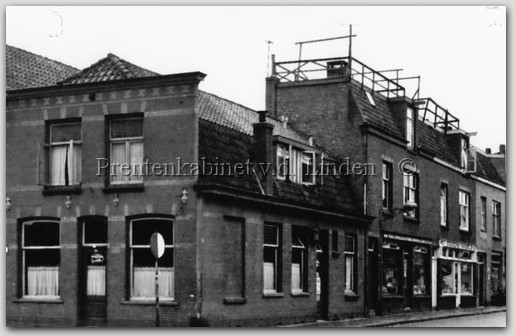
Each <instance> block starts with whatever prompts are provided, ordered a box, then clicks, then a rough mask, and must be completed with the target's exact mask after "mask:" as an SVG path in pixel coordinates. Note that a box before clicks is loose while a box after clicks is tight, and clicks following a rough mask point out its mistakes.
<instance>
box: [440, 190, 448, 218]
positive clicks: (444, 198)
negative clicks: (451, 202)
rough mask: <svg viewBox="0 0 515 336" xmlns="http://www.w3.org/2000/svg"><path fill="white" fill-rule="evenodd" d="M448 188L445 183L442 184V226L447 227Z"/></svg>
mask: <svg viewBox="0 0 515 336" xmlns="http://www.w3.org/2000/svg"><path fill="white" fill-rule="evenodd" d="M448 191H449V190H448V187H447V184H445V183H440V225H441V226H445V227H446V226H447V210H448V203H447V196H448Z"/></svg>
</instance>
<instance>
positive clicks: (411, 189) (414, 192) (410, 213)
mask: <svg viewBox="0 0 515 336" xmlns="http://www.w3.org/2000/svg"><path fill="white" fill-rule="evenodd" d="M403 186H404V187H403V192H404V204H406V203H408V202H415V203H418V202H417V201H418V174H415V173H413V174H411V175H403ZM404 216H407V217H412V218H418V207H417V208H416V209H407V210H405V211H404Z"/></svg>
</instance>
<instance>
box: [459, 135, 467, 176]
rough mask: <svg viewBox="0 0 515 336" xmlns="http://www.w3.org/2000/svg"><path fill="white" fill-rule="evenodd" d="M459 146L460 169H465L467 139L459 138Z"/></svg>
mask: <svg viewBox="0 0 515 336" xmlns="http://www.w3.org/2000/svg"><path fill="white" fill-rule="evenodd" d="M460 144H461V148H460V163H461V168H463V169H467V160H468V155H467V150H468V144H467V139H465V138H461V142H460Z"/></svg>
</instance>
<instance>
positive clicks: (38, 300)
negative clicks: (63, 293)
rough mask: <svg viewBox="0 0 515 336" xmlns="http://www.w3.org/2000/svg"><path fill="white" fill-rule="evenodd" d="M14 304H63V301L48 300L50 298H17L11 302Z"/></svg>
mask: <svg viewBox="0 0 515 336" xmlns="http://www.w3.org/2000/svg"><path fill="white" fill-rule="evenodd" d="M13 302H14V303H52V304H55V303H57V304H60V303H64V301H63V300H62V299H60V298H58V299H50V298H17V299H14V300H13Z"/></svg>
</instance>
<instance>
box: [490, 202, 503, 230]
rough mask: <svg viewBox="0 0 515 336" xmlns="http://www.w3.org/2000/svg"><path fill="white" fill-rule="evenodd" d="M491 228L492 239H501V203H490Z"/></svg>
mask: <svg viewBox="0 0 515 336" xmlns="http://www.w3.org/2000/svg"><path fill="white" fill-rule="evenodd" d="M492 227H493V235H494V237H497V238H500V237H501V203H499V202H496V201H493V202H492Z"/></svg>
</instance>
